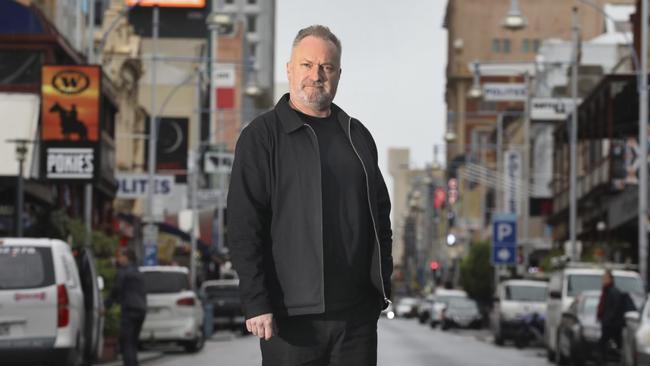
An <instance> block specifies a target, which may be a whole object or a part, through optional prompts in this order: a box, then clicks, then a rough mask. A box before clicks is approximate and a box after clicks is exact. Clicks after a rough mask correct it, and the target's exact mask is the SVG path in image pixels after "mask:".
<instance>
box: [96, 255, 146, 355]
mask: <svg viewBox="0 0 650 366" xmlns="http://www.w3.org/2000/svg"><path fill="white" fill-rule="evenodd" d="M136 262H137V260H136V257H135V252H134V251H133V249H130V248H121V249H119V250H118V251H117V264H118V267H119V269H118V271H117V274H116V276H115V281H114V282H113V288H112V289H111V292H110V295H109V297H108V298H107V299H106V301H105V302H104V306H105V308H106V309H109V308H110V307H111V306H113V304H119V305H120V338H119V342H120V353H121V354H122V362H124V365H125V366H138V338H139V337H140V330H141V329H142V323H144V318H145V315H146V313H147V294H146V291H145V286H144V277H143V275H142V273H140V271H139V270H138V267H137V266H136Z"/></svg>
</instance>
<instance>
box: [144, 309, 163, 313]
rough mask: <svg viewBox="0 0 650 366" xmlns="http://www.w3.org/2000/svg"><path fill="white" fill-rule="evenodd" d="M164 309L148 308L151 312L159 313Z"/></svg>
mask: <svg viewBox="0 0 650 366" xmlns="http://www.w3.org/2000/svg"><path fill="white" fill-rule="evenodd" d="M162 310H163V308H149V309H147V312H149V313H151V314H158V313H160V312H161V311H162Z"/></svg>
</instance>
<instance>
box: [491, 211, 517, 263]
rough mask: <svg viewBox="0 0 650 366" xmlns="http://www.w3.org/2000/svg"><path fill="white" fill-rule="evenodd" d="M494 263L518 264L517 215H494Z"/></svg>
mask: <svg viewBox="0 0 650 366" xmlns="http://www.w3.org/2000/svg"><path fill="white" fill-rule="evenodd" d="M492 222H493V224H492V256H491V258H492V265H493V266H514V265H516V264H517V216H516V215H512V214H501V215H494V219H493V220H492Z"/></svg>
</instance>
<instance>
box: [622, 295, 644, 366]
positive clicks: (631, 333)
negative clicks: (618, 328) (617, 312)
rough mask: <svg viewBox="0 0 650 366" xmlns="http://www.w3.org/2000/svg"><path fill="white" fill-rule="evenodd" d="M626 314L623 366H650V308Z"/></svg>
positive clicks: (642, 308) (641, 308) (623, 337)
mask: <svg viewBox="0 0 650 366" xmlns="http://www.w3.org/2000/svg"><path fill="white" fill-rule="evenodd" d="M638 309H639V310H638V311H630V312H627V313H626V314H625V328H623V336H622V345H621V361H622V362H621V364H622V365H623V366H636V365H650V306H649V305H648V302H647V301H646V302H645V304H644V305H643V306H642V307H640V308H638Z"/></svg>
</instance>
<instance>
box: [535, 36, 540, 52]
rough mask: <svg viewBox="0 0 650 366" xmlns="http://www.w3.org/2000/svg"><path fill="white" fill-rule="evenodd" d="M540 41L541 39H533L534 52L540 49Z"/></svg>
mask: <svg viewBox="0 0 650 366" xmlns="http://www.w3.org/2000/svg"><path fill="white" fill-rule="evenodd" d="M540 43H541V42H540V41H539V39H534V40H533V52H535V53H537V51H539V46H540Z"/></svg>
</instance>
